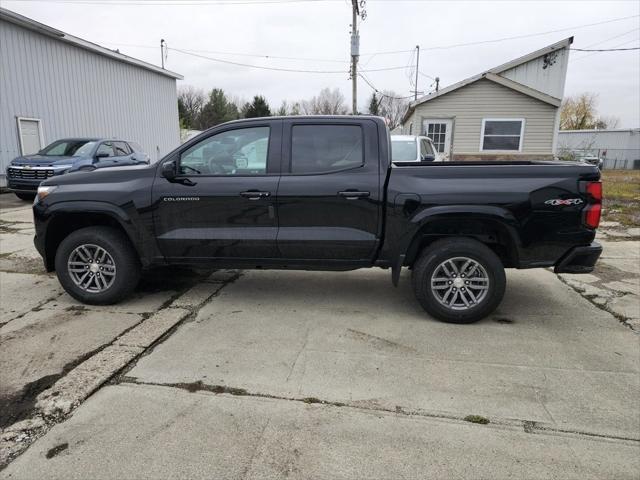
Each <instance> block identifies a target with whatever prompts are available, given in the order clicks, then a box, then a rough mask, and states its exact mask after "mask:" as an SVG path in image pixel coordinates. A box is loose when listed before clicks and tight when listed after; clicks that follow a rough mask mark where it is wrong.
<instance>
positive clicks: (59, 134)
mask: <svg viewBox="0 0 640 480" xmlns="http://www.w3.org/2000/svg"><path fill="white" fill-rule="evenodd" d="M19 116H20V117H33V118H39V119H41V120H42V128H43V133H44V142H45V144H48V143H51V142H52V141H54V140H57V139H59V138H63V137H72V136H100V137H114V136H115V137H121V138H124V139H128V140H132V141H135V142H138V143H139V144H140V145H142V147H143V148H144V149H145V150H146V151H147V153H148V154H149V155H150V157H151V158H152V159H153V160H156V159H157V158H158V152H159V153H160V155H164V154H166V153H167V152H169V151H170V150H172V149H173V148H175V147H176V146H178V145H179V144H180V133H179V124H178V107H177V97H176V81H175V79H173V78H170V77H166V76H164V75H160V74H157V73H154V72H151V71H149V70H146V69H143V68H140V67H136V66H133V65H130V64H126V63H123V62H119V61H116V60H113V59H110V58H107V57H104V56H101V55H98V54H96V53H93V52H90V51H88V50H85V49H82V48H78V47H75V46H73V45H69V44H67V43H64V42H61V41H58V40H55V39H54V38H52V37H48V36H45V35H42V34H39V33H36V32H33V31H31V30H27V29H24V28H22V27H19V26H17V25H14V24H12V23H8V22H4V21H0V168H1V170H0V174H1V175H2V176H1V177H0V181H1V182H2V183H1V184H2V185H4V184H5V183H4V182H5V178H4V175H5V169H6V166H7V164H8V162H9V161H10V160H11V159H13V158H15V157H17V156H18V155H20V146H19V141H18V129H17V124H16V117H19Z"/></svg>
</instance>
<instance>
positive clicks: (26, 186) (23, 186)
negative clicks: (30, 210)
mask: <svg viewBox="0 0 640 480" xmlns="http://www.w3.org/2000/svg"><path fill="white" fill-rule="evenodd" d="M41 182H42V180H21V181H15V180H12V179H7V189H8V190H9V191H11V192H15V193H37V192H38V186H39V185H40V183H41Z"/></svg>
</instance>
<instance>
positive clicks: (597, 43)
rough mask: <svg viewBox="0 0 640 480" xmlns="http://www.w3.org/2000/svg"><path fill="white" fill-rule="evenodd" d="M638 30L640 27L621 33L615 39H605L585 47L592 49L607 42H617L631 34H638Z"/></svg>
mask: <svg viewBox="0 0 640 480" xmlns="http://www.w3.org/2000/svg"><path fill="white" fill-rule="evenodd" d="M638 30H640V27H636V28H632V29H631V30H629V31H628V32H624V33H621V34H619V35H616V36H614V37H610V38H607V39H605V40H599V41H597V42H595V43H590V44H589V45H587V46H586V47H584V48H591V47H595V46H596V45H601V44H603V43H607V42H608V41H610V40H615V39H616V38H620V37H624V36H626V35H629V34H630V33H633V32H637V31H638Z"/></svg>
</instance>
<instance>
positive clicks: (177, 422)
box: [0, 216, 640, 479]
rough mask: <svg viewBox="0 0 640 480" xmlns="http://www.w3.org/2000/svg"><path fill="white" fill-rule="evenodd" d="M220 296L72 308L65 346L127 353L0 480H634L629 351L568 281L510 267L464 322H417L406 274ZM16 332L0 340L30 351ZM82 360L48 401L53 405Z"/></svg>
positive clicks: (637, 366) (58, 303) (632, 345)
mask: <svg viewBox="0 0 640 480" xmlns="http://www.w3.org/2000/svg"><path fill="white" fill-rule="evenodd" d="M0 218H2V217H1V216H0ZM609 273H610V272H609ZM40 276H41V277H42V278H44V279H45V280H43V281H49V280H48V279H49V277H47V276H46V275H41V274H40ZM39 278H40V277H39ZM215 281H216V277H215V274H214V277H206V278H205V279H203V280H202V281H201V282H200V283H198V284H196V285H194V286H190V288H187V289H182V290H180V289H177V290H172V291H174V293H173V294H171V295H169V300H167V301H168V302H169V303H167V302H165V303H164V304H161V305H157V306H154V307H153V308H151V307H149V309H147V310H145V312H146V313H145V314H144V315H143V314H140V313H136V312H135V311H134V310H133V309H132V307H126V308H125V307H121V306H118V307H116V310H117V309H120V310H117V311H115V310H114V311H112V312H109V311H107V310H104V311H103V310H99V309H98V310H93V309H90V310H89V309H88V311H81V312H80V313H81V315H82V317H81V318H82V319H83V320H82V321H80V322H77V321H74V322H73V323H71V324H68V328H69V329H70V330H69V331H68V332H67V333H66V335H65V337H72V336H73V332H79V333H81V332H85V333H83V335H88V334H87V333H86V332H87V331H92V330H94V329H96V325H99V324H100V321H99V320H98V319H97V317H96V318H94V317H93V315H113V316H110V317H105V321H104V322H103V323H105V324H108V327H109V329H111V330H109V333H106V332H105V330H106V329H107V326H106V325H101V326H100V328H98V332H99V333H96V334H95V336H96V337H98V336H99V335H103V336H106V337H108V336H112V337H115V340H113V342H112V343H111V344H110V345H111V346H110V347H107V349H109V348H116V347H118V348H121V349H125V350H126V349H128V350H126V351H130V350H131V349H133V348H136V350H135V351H133V353H132V354H131V355H130V356H128V357H126V359H125V361H123V362H122V363H121V364H120V367H118V368H117V369H115V370H113V372H111V374H109V375H107V376H106V377H101V378H103V381H104V379H107V378H109V376H111V375H113V374H116V373H117V375H116V376H115V377H113V378H112V379H111V380H110V381H109V383H108V384H107V385H106V386H103V387H102V388H100V389H99V390H97V392H96V393H93V395H92V396H90V397H89V398H88V399H87V400H86V401H84V403H82V405H80V406H79V408H77V410H75V411H73V410H72V409H70V411H72V412H73V413H72V415H71V416H69V417H66V416H63V417H60V418H59V420H57V421H50V418H49V417H47V422H49V423H47V431H48V433H46V435H44V436H42V437H41V438H40V439H38V440H37V441H35V443H34V444H33V445H32V446H31V447H30V448H29V449H28V450H27V451H26V452H25V453H23V454H22V455H21V456H19V457H18V458H17V459H15V460H14V461H13V462H12V463H10V464H9V466H8V467H7V468H5V469H4V470H3V471H1V472H0V478H12V479H14V478H21V479H22V478H60V479H63V478H64V479H68V478H78V479H80V478H82V479H84V478H169V477H171V478H185V477H186V478H265V477H267V478H283V477H291V478H301V479H306V478H327V479H329V478H331V479H333V478H393V479H396V478H580V479H583V478H594V479H595V478H598V479H599V478H639V477H640V405H639V404H638V398H640V337H639V336H638V335H637V334H636V333H635V332H634V331H632V330H631V329H630V328H629V327H628V326H625V325H623V324H622V323H621V322H620V321H619V320H618V319H617V318H615V317H614V316H612V315H611V314H610V313H609V312H607V311H604V310H602V309H601V308H598V306H597V305H595V304H594V303H593V302H591V301H589V300H587V299H585V298H583V296H582V295H581V294H580V293H579V292H577V291H576V290H575V289H574V288H572V287H571V286H569V285H567V283H565V282H567V281H568V280H567V279H564V280H563V281H561V280H560V279H559V278H558V277H557V276H556V275H554V274H553V273H551V272H549V271H547V270H536V271H533V270H532V271H509V272H508V289H507V293H506V296H505V300H504V302H503V304H502V305H501V306H500V308H499V310H498V311H497V312H496V313H495V314H494V315H492V316H491V317H490V318H487V319H485V320H483V321H481V322H478V323H476V324H473V325H466V326H464V325H449V324H444V323H440V322H437V321H435V320H433V319H431V318H429V317H428V316H427V315H426V314H424V312H423V311H422V310H421V309H420V308H419V307H418V305H417V303H416V301H415V299H414V298H413V294H412V292H411V288H410V284H409V275H408V272H405V273H404V274H403V277H402V279H401V283H400V287H399V288H397V289H395V288H393V287H392V286H391V282H390V278H389V273H388V272H385V271H379V270H370V271H356V272H347V273H321V272H286V271H283V272H278V271H255V272H243V273H242V274H241V275H240V276H239V278H236V277H235V276H230V275H229V276H227V277H226V279H225V280H224V281H222V282H221V283H219V284H218V285H217V287H216V290H215V291H214V290H209V289H208V288H207V286H212V285H213V282H215ZM218 281H220V280H219V279H218ZM3 285H4V284H3ZM203 286H204V287H203ZM223 287H224V288H223ZM48 288H55V282H53V280H52V284H51V285H50V286H49V287H48ZM203 288H204V290H206V292H208V294H203V293H202V291H201V290H202V289H203ZM176 291H177V293H175V292H176ZM161 293H162V294H163V295H164V292H161ZM56 295H57V297H56V299H54V300H48V301H47V302H45V303H44V304H43V305H42V307H39V308H42V310H41V311H38V312H33V313H36V314H39V315H44V314H43V313H41V312H47V311H49V310H51V311H52V312H56V313H57V315H52V316H51V317H48V318H47V319H46V320H43V319H40V318H36V319H31V320H29V321H30V322H32V323H33V324H43V323H46V324H52V325H54V324H55V322H56V319H57V318H59V316H60V315H63V313H62V312H73V311H74V310H73V309H72V310H67V309H68V308H69V306H70V304H68V303H66V302H67V300H66V299H67V298H68V297H66V295H65V294H60V293H59V292H58V293H57V294H56ZM160 297H162V295H160ZM151 298H154V297H153V295H148V294H146V293H145V292H144V291H142V292H139V294H138V296H137V297H136V298H134V299H132V300H131V302H133V304H135V302H146V301H150V299H151ZM162 298H164V297H162ZM3 303H4V295H3ZM154 305H155V304H154ZM121 308H124V310H121ZM177 311H186V312H187V313H188V312H190V313H189V314H185V315H184V316H182V317H181V320H180V321H176V322H175V324H171V325H175V326H173V327H172V328H164V329H163V330H162V335H158V337H159V339H156V340H153V341H150V342H147V343H144V342H142V343H141V342H139V341H134V340H132V339H131V338H129V337H130V336H131V335H132V334H135V333H136V332H137V329H138V328H140V327H138V326H134V327H133V329H129V330H127V325H129V324H128V323H127V321H129V320H128V317H126V315H142V317H143V321H142V323H141V324H140V325H145V322H149V321H150V320H151V321H152V322H153V318H156V317H159V316H160V315H161V314H165V315H166V314H167V312H169V313H170V314H173V313H175V312H177ZM116 313H118V314H121V315H125V314H126V315H125V316H123V317H120V316H117V315H115V314H116ZM26 316H27V315H26V314H25V317H26ZM25 317H22V318H25ZM145 317H146V319H145ZM74 320H77V319H74ZM15 321H16V320H12V321H10V322H8V323H7V324H6V325H5V326H3V327H1V328H0V334H4V332H3V330H5V329H7V328H8V327H11V329H13V331H16V332H17V331H21V330H22V331H23V334H22V335H23V336H22V337H21V338H22V340H20V341H16V345H19V344H21V343H23V344H25V345H31V344H30V343H29V341H30V335H29V334H28V333H26V331H25V330H23V329H22V328H18V327H17V326H18V325H21V323H17V324H16V323H15ZM18 321H19V322H23V323H25V325H26V324H28V323H29V322H28V321H27V320H21V319H18ZM63 323H66V322H63ZM12 325H13V326H12ZM136 325H138V324H136ZM146 325H151V326H153V325H154V323H150V324H146ZM118 329H124V330H126V332H125V333H124V334H122V333H115V332H116V331H117V330H118ZM100 332H102V333H100ZM96 341H104V338H102V339H98V340H96ZM83 344H84V343H83ZM2 348H3V350H4V346H2ZM67 348H70V347H65V351H66V349H67ZM28 349H29V350H31V351H33V350H34V349H36V345H35V344H34V345H32V346H30V347H28ZM18 350H19V349H18V348H17V347H15V349H14V350H13V351H14V352H15V355H16V356H17V357H18V358H20V355H19V351H18ZM45 350H46V349H45ZM125 350H123V351H125ZM103 353H104V350H103V351H101V352H100V353H99V354H98V355H101V354H103ZM8 357H13V355H8V356H6V357H1V358H2V362H3V369H4V366H5V362H8V361H12V360H6V359H7V358H8ZM93 358H95V356H94V357H90V358H88V359H87V360H85V361H84V362H83V363H80V364H78V366H77V367H75V368H72V369H71V370H70V371H69V373H68V375H66V376H64V375H63V376H62V378H61V379H60V380H58V381H57V383H56V384H55V385H54V386H53V387H51V389H50V390H54V391H53V393H47V392H50V390H45V391H44V392H42V394H41V395H45V396H47V395H48V398H49V399H52V398H59V397H60V396H64V395H65V394H66V393H65V392H66V391H65V390H64V389H62V387H60V388H59V389H58V390H56V388H57V386H58V385H59V384H60V383H64V381H65V379H67V378H72V377H74V375H75V378H83V376H90V371H91V368H89V366H91V365H102V363H100V362H96V361H94V362H93V363H91V362H92V359H93ZM40 363H44V364H45V365H46V364H48V361H47V360H46V356H45V357H44V358H43V359H41V360H40ZM83 365H84V370H83ZM123 366H124V369H122V370H121V368H122V367H123ZM54 370H55V369H54ZM76 372H77V373H76ZM69 381H70V380H69ZM98 387H99V383H97V385H96V387H95V388H94V389H93V390H91V392H93V391H94V390H95V389H96V388H98ZM58 394H60V395H58ZM88 394H89V393H87V395H88ZM74 408H75V406H74ZM61 420H64V421H61ZM60 421H61V422H60ZM58 422H60V423H58ZM49 428H50V430H49Z"/></svg>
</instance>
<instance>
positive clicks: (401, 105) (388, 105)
mask: <svg viewBox="0 0 640 480" xmlns="http://www.w3.org/2000/svg"><path fill="white" fill-rule="evenodd" d="M377 101H378V115H380V116H381V117H384V118H386V119H387V122H388V125H389V129H390V130H393V129H394V128H396V127H398V126H399V125H400V124H401V123H402V118H403V117H404V114H405V113H406V111H407V107H408V106H409V102H408V100H407V99H404V98H401V97H400V95H398V94H397V93H396V92H393V91H391V90H385V91H383V92H382V93H381V94H379V97H378V100H377Z"/></svg>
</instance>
